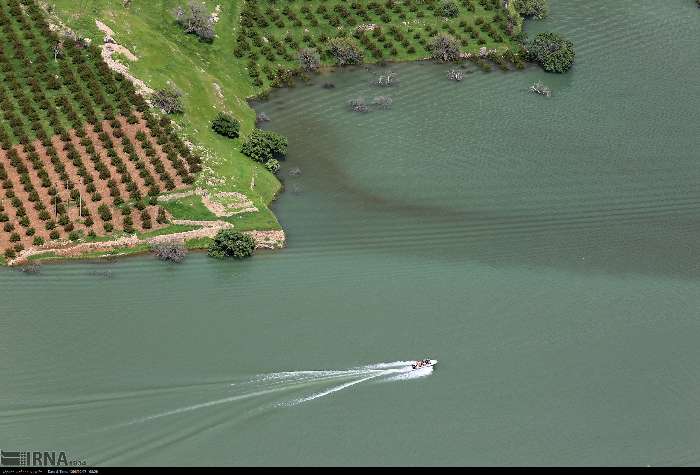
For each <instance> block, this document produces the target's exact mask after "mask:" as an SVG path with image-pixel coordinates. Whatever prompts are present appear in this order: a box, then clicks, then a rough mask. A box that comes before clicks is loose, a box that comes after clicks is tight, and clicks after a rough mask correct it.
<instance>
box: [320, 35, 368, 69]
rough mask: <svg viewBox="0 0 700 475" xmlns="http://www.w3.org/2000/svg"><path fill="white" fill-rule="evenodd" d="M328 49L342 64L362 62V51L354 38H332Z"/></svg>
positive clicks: (339, 63)
mask: <svg viewBox="0 0 700 475" xmlns="http://www.w3.org/2000/svg"><path fill="white" fill-rule="evenodd" d="M328 49H329V51H330V54H331V55H333V57H334V58H335V60H336V62H337V63H338V65H340V66H344V65H346V64H361V63H362V51H361V50H360V48H359V47H358V46H357V44H356V43H355V41H354V40H353V39H352V38H343V37H341V38H331V39H330V40H328Z"/></svg>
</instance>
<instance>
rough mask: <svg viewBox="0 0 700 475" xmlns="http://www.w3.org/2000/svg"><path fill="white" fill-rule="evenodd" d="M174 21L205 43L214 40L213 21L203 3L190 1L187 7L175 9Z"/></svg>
mask: <svg viewBox="0 0 700 475" xmlns="http://www.w3.org/2000/svg"><path fill="white" fill-rule="evenodd" d="M175 21H176V22H177V23H178V24H179V25H180V26H181V27H182V29H183V30H185V33H189V34H194V35H197V36H198V37H199V39H200V40H202V41H205V42H207V43H211V42H212V41H214V36H215V35H216V34H215V33H214V21H213V20H212V17H211V13H209V11H208V10H207V8H206V6H205V5H204V3H198V2H190V3H189V5H188V6H187V7H182V6H180V7H178V8H177V9H176V10H175Z"/></svg>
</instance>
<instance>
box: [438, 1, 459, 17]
mask: <svg viewBox="0 0 700 475" xmlns="http://www.w3.org/2000/svg"><path fill="white" fill-rule="evenodd" d="M435 12H436V13H437V14H438V15H439V16H444V17H449V18H454V17H456V16H457V15H459V7H458V6H457V3H455V2H454V1H453V0H443V2H442V3H441V4H440V5H439V6H438V7H437V9H436V10H435Z"/></svg>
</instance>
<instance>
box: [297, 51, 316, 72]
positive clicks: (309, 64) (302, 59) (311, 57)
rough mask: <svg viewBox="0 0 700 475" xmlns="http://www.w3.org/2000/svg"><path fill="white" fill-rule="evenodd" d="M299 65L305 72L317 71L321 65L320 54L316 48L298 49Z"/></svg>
mask: <svg viewBox="0 0 700 475" xmlns="http://www.w3.org/2000/svg"><path fill="white" fill-rule="evenodd" d="M299 66H300V67H301V69H302V70H304V71H305V72H307V73H311V72H314V71H318V68H320V67H321V56H320V55H319V54H318V51H316V48H302V49H300V50H299Z"/></svg>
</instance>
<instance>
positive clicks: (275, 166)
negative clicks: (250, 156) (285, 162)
mask: <svg viewBox="0 0 700 475" xmlns="http://www.w3.org/2000/svg"><path fill="white" fill-rule="evenodd" d="M265 168H267V169H268V170H269V171H270V172H272V173H275V174H277V173H278V172H279V171H280V162H279V161H277V160H275V159H274V158H273V159H270V160H268V161H267V162H266V163H265Z"/></svg>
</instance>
